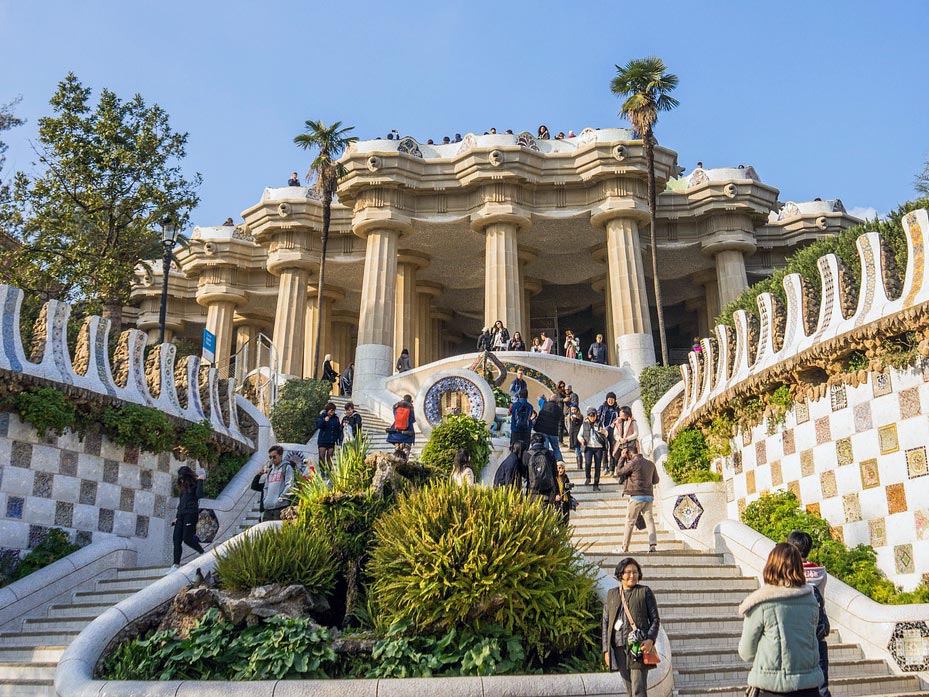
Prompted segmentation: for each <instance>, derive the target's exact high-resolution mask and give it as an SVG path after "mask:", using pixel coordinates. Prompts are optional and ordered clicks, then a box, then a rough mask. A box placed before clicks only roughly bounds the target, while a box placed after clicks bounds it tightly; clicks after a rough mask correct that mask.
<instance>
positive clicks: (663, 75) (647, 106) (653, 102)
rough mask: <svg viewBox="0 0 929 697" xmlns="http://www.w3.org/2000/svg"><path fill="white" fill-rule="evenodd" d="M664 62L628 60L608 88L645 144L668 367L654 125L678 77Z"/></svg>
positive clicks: (672, 103)
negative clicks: (658, 242)
mask: <svg viewBox="0 0 929 697" xmlns="http://www.w3.org/2000/svg"><path fill="white" fill-rule="evenodd" d="M665 71H666V68H665V64H664V61H663V60H661V59H660V58H657V57H655V56H650V57H648V58H637V59H635V60H631V61H629V62H628V63H626V65H624V66H623V67H620V66H618V65H617V66H616V76H615V77H614V78H613V82H612V83H611V84H610V88H611V89H612V91H613V94H615V95H617V96H619V97H623V98H624V99H625V101H623V105H622V108H621V109H620V112H619V115H620V116H622V117H623V118H625V119H628V120H629V122H630V123H631V124H632V128H633V129H634V130H635V132H636V133H637V134H638V135H639V137H640V138H642V140H643V141H644V142H645V159H646V161H647V163H648V210H649V219H650V220H649V222H650V229H649V243H650V244H649V246H650V247H651V252H652V278H653V279H654V282H655V305H656V309H657V310H658V335H659V337H660V339H661V363H662V365H668V340H667V337H666V336H665V328H664V309H663V308H662V306H661V283H660V282H659V281H658V256H657V253H656V252H657V250H656V245H655V218H656V215H657V213H656V210H657V207H658V204H657V198H658V196H657V193H656V191H655V142H656V141H655V133H654V128H655V124H656V123H657V122H658V112H659V111H671V110H672V109H674V108H675V107H677V105H678V104H680V102H678V101H677V100H676V99H675V98H674V97H672V96H671V94H670V93H671V92H673V91H674V88H675V87H677V83H678V79H677V75H672V74H671V73H668V72H665Z"/></svg>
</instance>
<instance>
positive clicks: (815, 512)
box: [806, 502, 822, 517]
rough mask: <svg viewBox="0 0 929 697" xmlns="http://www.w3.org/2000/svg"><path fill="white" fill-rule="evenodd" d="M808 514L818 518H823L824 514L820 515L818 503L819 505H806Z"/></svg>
mask: <svg viewBox="0 0 929 697" xmlns="http://www.w3.org/2000/svg"><path fill="white" fill-rule="evenodd" d="M806 512H807V513H811V514H812V515H816V516H819V517H822V513H820V510H819V503H818V502H817V503H808V504H806Z"/></svg>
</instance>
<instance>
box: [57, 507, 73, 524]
mask: <svg viewBox="0 0 929 697" xmlns="http://www.w3.org/2000/svg"><path fill="white" fill-rule="evenodd" d="M73 520H74V504H73V503H67V502H65V501H56V502H55V525H56V526H57V527H62V528H70V527H71V525H72V522H73Z"/></svg>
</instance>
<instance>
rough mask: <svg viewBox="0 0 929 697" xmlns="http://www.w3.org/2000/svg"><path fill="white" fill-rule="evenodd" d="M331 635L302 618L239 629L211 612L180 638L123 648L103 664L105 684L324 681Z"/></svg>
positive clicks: (162, 635) (159, 637) (163, 635)
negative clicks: (302, 679) (304, 679)
mask: <svg viewBox="0 0 929 697" xmlns="http://www.w3.org/2000/svg"><path fill="white" fill-rule="evenodd" d="M332 639H333V635H332V633H331V632H330V631H329V630H327V629H320V628H318V627H317V626H316V625H314V624H312V623H311V622H310V621H309V620H306V619H291V618H289V617H281V616H277V617H271V618H268V619H267V620H265V621H264V622H262V623H261V624H258V625H256V626H254V627H246V628H244V629H237V628H236V627H234V626H233V625H232V624H231V623H230V622H228V621H226V620H224V619H222V617H221V616H220V615H219V612H218V611H217V610H216V608H211V609H210V610H208V611H207V613H206V614H205V615H204V616H203V618H202V619H201V620H200V621H199V622H198V623H197V624H196V625H195V626H194V627H193V628H192V629H191V630H190V635H189V636H188V637H187V638H186V639H180V638H178V637H177V634H176V632H175V631H174V630H171V631H163V632H155V633H153V634H152V635H150V636H149V637H147V638H139V639H132V640H130V641H128V642H126V643H124V644H122V645H121V646H120V647H119V648H118V649H117V650H116V651H115V652H113V653H112V654H111V655H110V656H109V657H108V658H107V659H106V660H105V661H104V664H103V669H102V677H103V678H104V679H107V680H282V679H288V678H326V677H329V675H328V671H330V670H331V669H332V667H333V666H334V664H335V661H336V658H337V656H336V653H335V651H334V650H333V648H332V644H331V642H332Z"/></svg>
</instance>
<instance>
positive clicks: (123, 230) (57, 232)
mask: <svg viewBox="0 0 929 697" xmlns="http://www.w3.org/2000/svg"><path fill="white" fill-rule="evenodd" d="M90 98H91V90H90V88H88V87H84V86H83V85H82V84H81V82H80V80H78V78H77V76H75V75H74V74H73V73H69V74H68V75H67V77H65V79H64V80H62V81H61V82H60V83H59V84H58V89H57V91H56V92H55V94H54V96H53V97H52V99H51V102H50V104H51V106H52V111H53V115H52V116H47V117H44V118H42V119H40V120H39V140H38V143H37V147H36V152H37V155H38V160H39V162H38V164H39V165H40V166H41V169H42V171H41V172H40V173H39V174H37V175H35V176H31V175H29V174H26V173H24V172H19V173H17V174H16V175H15V177H14V179H13V190H12V194H11V197H10V199H9V200H8V201H7V202H5V204H4V205H3V206H2V209H0V225H4V226H5V227H6V229H7V231H8V232H10V233H11V234H13V235H14V237H16V239H17V240H18V241H19V242H20V243H21V247H20V248H19V249H17V250H13V251H10V252H5V253H3V256H2V257H0V268H2V271H0V280H3V281H4V282H7V283H14V284H16V285H18V286H20V287H21V288H23V289H24V290H26V291H27V292H29V291H31V292H32V293H38V294H40V295H42V296H43V297H45V298H48V297H55V298H58V299H62V300H67V301H70V302H75V303H79V304H83V305H84V306H85V309H86V310H87V311H98V310H102V311H103V313H104V315H105V316H107V317H109V318H110V319H111V320H112V321H113V325H114V328H115V329H117V330H118V329H119V328H120V325H121V324H122V307H123V305H124V304H125V303H126V302H127V301H128V300H129V292H130V290H131V286H132V279H133V269H134V268H135V266H136V265H137V264H138V263H139V261H140V260H142V259H146V258H151V257H152V256H154V255H155V254H153V252H155V251H156V250H158V251H157V255H160V243H159V236H158V231H157V226H158V222H159V221H160V220H162V219H163V218H164V217H166V216H167V217H170V218H171V219H172V220H174V221H175V222H176V223H177V224H178V225H180V226H183V225H185V224H186V223H187V222H188V216H189V213H190V210H191V209H192V208H194V207H195V206H196V205H197V204H198V203H199V200H200V199H199V197H198V196H197V193H196V190H197V188H198V187H199V185H200V183H201V177H200V175H199V174H196V175H195V176H194V177H193V178H191V179H187V178H185V176H184V174H183V173H182V171H181V167H180V163H181V161H182V160H183V158H184V156H185V155H186V145H187V134H186V133H176V132H174V130H173V129H172V128H171V126H170V124H169V122H168V114H167V112H165V110H164V109H162V108H161V107H160V106H158V105H157V104H155V105H152V106H148V105H147V104H146V103H145V100H144V99H143V98H142V96H141V95H139V94H136V95H135V96H133V97H132V98H131V99H129V100H127V101H123V100H122V99H120V98H119V97H118V96H117V95H116V94H115V93H114V92H111V91H110V90H108V89H104V90H102V91H101V93H100V98H99V101H98V102H97V104H96V106H95V107H94V106H92V105H91V104H90Z"/></svg>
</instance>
